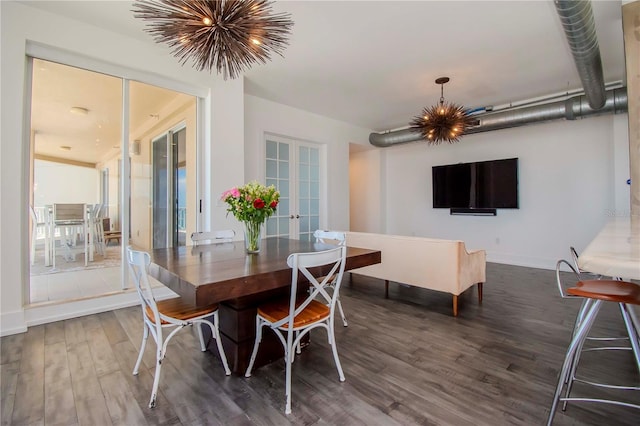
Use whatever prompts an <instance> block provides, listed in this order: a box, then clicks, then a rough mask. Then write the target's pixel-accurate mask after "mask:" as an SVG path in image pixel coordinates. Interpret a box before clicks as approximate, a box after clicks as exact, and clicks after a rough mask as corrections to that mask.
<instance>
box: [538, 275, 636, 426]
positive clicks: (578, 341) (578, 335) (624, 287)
mask: <svg viewBox="0 0 640 426" xmlns="http://www.w3.org/2000/svg"><path fill="white" fill-rule="evenodd" d="M566 293H567V294H568V295H571V296H576V297H582V298H584V299H585V302H584V303H583V307H582V308H581V309H580V313H579V315H578V318H577V320H576V326H575V328H574V331H573V336H572V338H571V343H570V344H569V348H568V349H567V354H566V356H565V359H564V363H563V365H562V370H561V371H560V377H559V378H558V385H557V386H556V391H555V394H554V396H553V403H552V405H551V411H550V412H549V419H548V420H547V425H548V426H550V425H551V423H552V422H553V417H554V415H555V411H556V408H557V407H558V403H559V402H560V401H563V402H564V406H563V410H564V409H565V408H566V403H567V402H569V401H574V402H601V403H607V404H614V405H622V406H626V407H632V408H637V409H640V405H636V404H631V403H627V402H624V401H618V400H614V399H597V398H578V397H570V396H569V394H570V391H571V386H572V384H573V382H574V380H576V378H575V371H576V369H577V365H578V360H579V357H580V352H581V350H582V346H583V345H584V342H585V340H586V338H587V335H588V334H589V330H590V329H591V326H592V325H593V323H594V321H595V319H596V317H597V315H598V312H599V311H600V308H601V306H602V303H603V302H614V303H618V304H620V308H621V312H622V317H623V319H624V322H625V325H626V327H627V330H628V332H629V340H630V341H631V345H632V347H633V350H634V353H638V345H639V343H638V334H637V331H636V329H635V327H634V326H633V324H632V321H631V317H630V315H629V308H630V307H629V306H628V305H640V286H638V285H636V284H633V283H630V282H627V281H617V280H584V281H578V282H577V283H576V285H575V286H574V287H571V288H569V289H567V290H566ZM581 382H582V383H586V384H589V385H593V386H600V387H606V388H610V389H612V388H613V389H624V390H636V391H637V390H640V387H636V386H616V385H609V384H604V383H595V382H589V381H584V380H581ZM565 384H566V385H567V392H566V394H565V397H561V396H560V394H561V393H562V389H563V388H564V385H565Z"/></svg>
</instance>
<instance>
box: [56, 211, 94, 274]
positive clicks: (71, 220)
mask: <svg viewBox="0 0 640 426" xmlns="http://www.w3.org/2000/svg"><path fill="white" fill-rule="evenodd" d="M56 230H59V231H60V237H59V240H60V244H61V247H63V248H64V249H65V257H66V259H67V260H71V259H72V257H73V253H72V252H71V247H75V246H76V241H77V237H78V233H80V234H81V236H82V239H83V243H84V266H87V265H88V261H89V245H90V240H89V239H90V238H91V234H90V233H89V223H88V213H87V206H86V204H77V203H76V204H62V203H58V204H54V205H53V218H52V221H51V244H52V251H51V253H52V254H51V255H52V260H53V262H52V263H53V267H54V268H55V267H56V240H57V239H58V238H57V237H56Z"/></svg>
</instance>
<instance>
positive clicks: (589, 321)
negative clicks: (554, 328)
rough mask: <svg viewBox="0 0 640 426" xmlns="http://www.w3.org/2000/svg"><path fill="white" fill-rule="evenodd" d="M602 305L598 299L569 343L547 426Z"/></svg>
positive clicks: (551, 420) (550, 421)
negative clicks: (579, 350)
mask: <svg viewBox="0 0 640 426" xmlns="http://www.w3.org/2000/svg"><path fill="white" fill-rule="evenodd" d="M601 305H602V300H596V301H595V302H594V303H593V304H592V306H591V308H590V309H589V310H588V311H587V312H586V313H585V315H584V318H583V320H582V321H580V325H579V326H578V329H577V331H576V333H575V335H574V337H573V339H572V340H571V343H570V344H569V348H568V349H567V354H566V356H565V359H564V363H563V364H562V370H560V377H559V379H558V385H557V386H556V391H555V394H554V395H553V403H552V404H551V411H550V412H549V418H548V420H547V426H551V423H552V422H553V417H554V415H555V411H556V408H557V407H558V402H560V399H561V398H560V393H561V392H562V388H563V387H564V384H565V381H566V380H567V375H568V374H569V373H570V371H571V370H572V367H573V366H574V362H575V356H576V354H577V350H578V348H579V347H581V346H582V344H583V342H584V339H585V338H586V337H587V334H588V333H589V330H590V329H591V326H592V325H593V321H594V320H595V318H596V316H597V315H598V311H599V310H600V307H601Z"/></svg>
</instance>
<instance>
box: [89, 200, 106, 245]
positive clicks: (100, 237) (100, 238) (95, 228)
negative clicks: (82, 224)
mask: <svg viewBox="0 0 640 426" xmlns="http://www.w3.org/2000/svg"><path fill="white" fill-rule="evenodd" d="M104 211H105V206H104V205H102V204H95V205H94V206H93V208H92V209H91V214H90V218H89V219H90V220H89V222H90V227H91V233H92V237H93V247H94V249H95V251H96V253H98V254H101V255H102V256H105V255H106V254H107V248H106V247H107V246H106V243H105V240H104V224H103V219H104Z"/></svg>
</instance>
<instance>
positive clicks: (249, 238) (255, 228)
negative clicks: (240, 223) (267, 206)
mask: <svg viewBox="0 0 640 426" xmlns="http://www.w3.org/2000/svg"><path fill="white" fill-rule="evenodd" d="M261 234H262V223H257V222H244V248H245V249H246V250H247V253H259V252H260V243H261V239H262V237H261Z"/></svg>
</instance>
